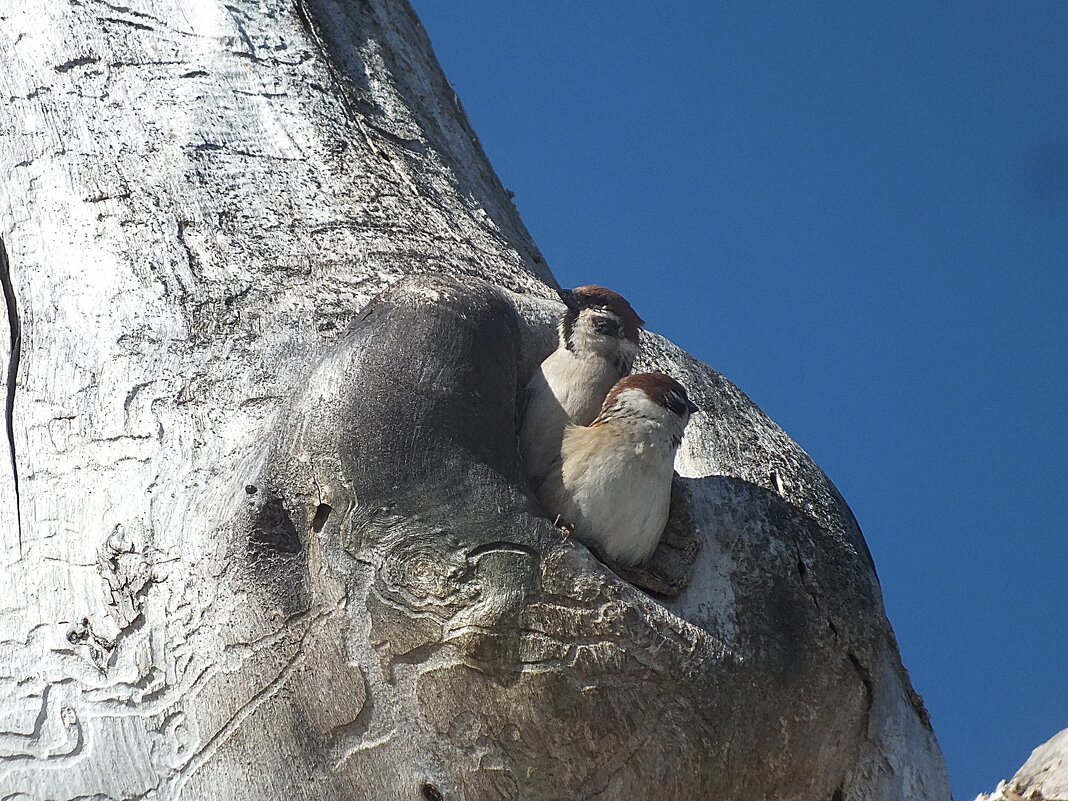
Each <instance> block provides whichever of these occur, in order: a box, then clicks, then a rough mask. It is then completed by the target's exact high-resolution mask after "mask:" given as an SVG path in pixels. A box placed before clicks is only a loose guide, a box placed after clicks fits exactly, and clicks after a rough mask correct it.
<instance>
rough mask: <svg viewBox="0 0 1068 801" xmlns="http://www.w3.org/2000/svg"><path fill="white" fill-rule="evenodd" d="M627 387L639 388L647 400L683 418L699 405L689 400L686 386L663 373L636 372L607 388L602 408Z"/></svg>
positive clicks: (609, 404) (614, 399)
mask: <svg viewBox="0 0 1068 801" xmlns="http://www.w3.org/2000/svg"><path fill="white" fill-rule="evenodd" d="M628 389H636V390H641V391H642V392H644V393H645V394H646V396H647V397H648V398H649V400H651V401H653V402H654V403H656V404H658V405H659V406H663V407H664V408H665V409H667V410H668V411H671V412H674V413H675V414H676V415H677V416H678V417H681V418H685V417H687V416H688V415H690V414H692V413H693V412H696V411H698V409H699V407H698V406H697V404H695V403H694V402H693V401H691V400H690V398H689V396H688V395H687V394H686V388H685V387H684V386H683V385H682V384H680V383H679V382H678V381H676V380H675V379H674V378H672V377H671V376H669V375H665V374H664V373H638V374H637V375H630V376H627V377H626V378H621V379H620V380H619V381H617V382H616V384H615V386H613V387H612V389H610V390H609V392H608V396H607V397H606V398H605V399H604V406H603V408H604V409H608V408H609V407H611V406H612V405H613V404H614V403H615V402H616V399H617V398H618V397H619V395H620V393H622V392H626V391H627V390H628Z"/></svg>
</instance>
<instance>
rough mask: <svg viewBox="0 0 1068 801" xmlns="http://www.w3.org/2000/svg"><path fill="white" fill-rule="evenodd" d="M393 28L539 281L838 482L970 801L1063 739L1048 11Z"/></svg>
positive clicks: (1063, 191)
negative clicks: (457, 120) (503, 189)
mask: <svg viewBox="0 0 1068 801" xmlns="http://www.w3.org/2000/svg"><path fill="white" fill-rule="evenodd" d="M414 5H415V8H416V11H417V12H418V13H419V14H420V16H421V18H422V20H423V23H424V24H425V26H426V28H427V30H428V32H429V34H430V37H431V40H432V41H433V43H434V46H435V49H436V51H437V54H438V57H439V59H440V60H441V62H442V65H443V66H444V68H445V72H446V74H447V75H448V76H449V78H450V80H451V81H452V82H453V84H454V85H455V87H456V89H457V91H458V93H459V96H460V98H461V100H462V102H463V104H464V106H465V108H466V109H467V112H468V114H469V116H470V117H471V120H472V123H473V125H474V128H475V130H476V131H477V133H478V135H479V137H480V139H481V141H482V144H483V146H484V147H485V149H486V151H487V152H488V154H489V156H490V158H491V160H492V161H493V164H494V166H495V167H496V169H497V172H498V174H499V175H500V177H501V180H502V181H503V182H504V184H505V186H507V187H509V188H510V189H512V190H513V191H514V192H515V193H516V203H517V205H518V207H519V209H520V211H521V212H522V215H523V218H524V220H525V222H526V223H527V226H528V227H529V228H530V230H531V232H532V233H533V235H534V237H535V239H536V241H537V242H538V244H539V246H540V247H541V249H542V251H543V252H544V254H545V256H546V259H547V260H548V262H549V264H550V265H551V266H552V268H553V271H554V273H555V274H556V276H557V278H558V279H559V280H560V282H561V284H563V285H575V284H580V283H603V284H606V285H608V286H611V287H613V288H615V289H617V290H619V291H620V292H622V293H623V294H624V295H626V296H627V297H628V298H629V299H630V300H631V301H632V302H633V303H634V305H635V307H636V308H637V309H638V311H639V313H640V314H641V315H642V316H643V317H644V318H645V319H646V320H647V321H649V327H650V328H652V329H653V330H656V331H658V332H660V333H663V334H665V335H667V336H669V337H671V338H672V339H673V340H674V341H676V342H677V343H679V344H680V345H682V346H683V347H685V348H687V349H688V350H689V351H690V352H692V353H694V354H695V355H697V356H698V357H700V358H701V359H703V360H704V361H706V362H708V363H709V364H711V365H712V366H713V367H715V368H717V369H718V370H720V371H721V372H723V373H724V374H725V375H727V376H728V377H729V378H730V379H732V380H733V381H734V382H735V383H737V384H738V385H739V386H740V387H741V388H742V389H743V390H744V391H745V392H746V393H747V394H748V395H749V396H750V397H751V398H753V400H754V401H756V402H757V403H758V404H759V405H760V406H761V407H762V408H763V409H764V410H765V411H767V412H768V413H769V414H770V415H771V416H772V417H773V418H774V419H775V420H776V421H777V422H778V423H779V424H780V425H782V426H783V427H784V428H785V429H786V430H787V431H788V432H789V433H790V434H791V435H792V436H793V437H794V439H796V440H797V441H798V442H799V443H800V444H801V445H802V447H804V448H805V449H806V450H807V451H808V452H809V453H810V454H811V455H812V456H813V457H814V458H815V459H816V461H817V462H818V463H819V464H820V465H821V466H822V467H823V469H824V470H825V471H826V472H827V473H828V475H830V477H831V478H832V480H833V481H834V482H835V483H836V484H837V485H838V487H839V488H840V489H841V490H842V492H843V494H844V495H845V497H846V498H847V500H848V501H849V503H850V505H851V506H852V508H853V510H854V512H855V513H856V515H857V518H858V519H859V520H860V523H861V526H862V527H863V529H864V532H865V535H866V537H867V540H868V543H869V545H870V547H871V550H872V553H873V555H874V557H875V560H876V564H877V566H878V569H879V575H880V579H881V581H882V586H883V593H884V596H885V598H886V604H887V608H888V612H889V615H890V619H891V621H892V622H893V624H894V627H895V629H896V631H897V634H898V638H899V641H900V645H901V649H902V652H903V655H904V659H905V663H906V664H907V666H908V667H909V669H910V671H911V673H912V677H913V680H914V682H915V684H916V686H917V689H918V690H919V691H920V692H921V693H922V694H923V695H924V697H925V699H926V701H927V704H928V707H929V708H930V711H931V716H932V719H933V722H934V725H935V731H936V733H937V734H938V736H939V740H940V742H941V744H942V748H943V751H944V752H945V755H946V760H947V763H948V766H949V771H950V777H951V780H952V783H953V789H954V795H955V796H956V798H957V799H958V801H962V800H963V801H970V799H972V798H974V797H975V795H976V793H978V792H980V791H989V790H992V789H993V787H994V786H995V785H996V783H997V781H998V779H1000V778H1003V777H1004V778H1007V777H1008V776H1010V775H1011V774H1012V773H1013V772H1014V771H1015V770H1016V768H1017V767H1019V766H1020V764H1022V762H1023V761H1024V760H1025V759H1026V757H1027V756H1028V755H1029V753H1030V750H1031V749H1032V748H1033V747H1035V746H1036V745H1038V744H1039V743H1041V742H1043V741H1045V740H1046V739H1047V738H1049V737H1050V736H1051V735H1053V734H1054V733H1055V732H1056V731H1058V730H1059V729H1061V728H1064V727H1066V726H1068V614H1066V613H1068V599H1066V583H1068V582H1066V578H1065V571H1066V568H1068V511H1066V510H1068V503H1066V500H1065V494H1066V483H1068V482H1066V479H1068V468H1066V465H1068V431H1066V429H1068V427H1066V422H1068V421H1066V410H1065V408H1066V405H1065V396H1066V395H1068V347H1066V339H1068V337H1066V329H1068V4H1066V3H1061V2H1053V1H1052V0H1046V2H1042V3H1036V2H1028V1H1027V0H1017V1H1016V2H1013V3H1011V4H1010V3H997V4H995V3H990V2H972V3H952V4H948V3H943V4H938V3H930V2H897V3H888V2H871V3H855V2H823V3H778V4H769V3H763V2H733V3H718V2H701V3H694V2H685V3H675V4H666V5H665V4H652V3H647V2H645V3H637V2H618V1H617V2H615V3H613V4H611V5H609V4H601V3H596V4H595V3H573V2H568V3H563V2H539V3H523V4H520V3H499V2H489V0H482V1H480V2H474V1H473V0H452V2H448V3H444V2H432V1H431V0H415V3H414Z"/></svg>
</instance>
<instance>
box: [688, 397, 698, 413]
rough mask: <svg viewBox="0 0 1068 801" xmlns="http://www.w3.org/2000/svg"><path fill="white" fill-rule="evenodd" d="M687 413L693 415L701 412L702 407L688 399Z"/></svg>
mask: <svg viewBox="0 0 1068 801" xmlns="http://www.w3.org/2000/svg"><path fill="white" fill-rule="evenodd" d="M686 411H688V412H689V413H690V414H693V413H694V412H699V411H701V407H700V406H698V405H697V404H696V403H694V402H693V401H692V400H690V399H689V398H687V399H686Z"/></svg>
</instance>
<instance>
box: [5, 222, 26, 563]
mask: <svg viewBox="0 0 1068 801" xmlns="http://www.w3.org/2000/svg"><path fill="white" fill-rule="evenodd" d="M0 285H2V286H3V289H4V302H5V303H6V304H7V323H8V326H9V327H10V329H11V351H10V355H9V357H8V360H7V388H6V389H7V398H6V401H5V404H4V424H5V425H6V427H7V444H8V449H9V457H10V459H11V478H12V480H13V482H14V485H15V519H16V522H17V524H18V529H19V531H18V534H19V556H21V555H22V499H21V497H20V496H19V468H18V459H17V454H16V452H15V379H16V378H17V377H18V373H19V359H20V358H21V357H22V325H21V323H20V322H19V308H18V304H17V303H16V301H15V285H14V284H13V283H12V281H11V264H10V262H9V261H8V259H7V247H5V245H4V240H3V239H2V238H0Z"/></svg>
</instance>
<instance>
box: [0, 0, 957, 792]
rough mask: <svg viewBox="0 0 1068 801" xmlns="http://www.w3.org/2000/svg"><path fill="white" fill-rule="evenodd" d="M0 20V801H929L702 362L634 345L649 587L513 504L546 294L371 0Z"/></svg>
mask: <svg viewBox="0 0 1068 801" xmlns="http://www.w3.org/2000/svg"><path fill="white" fill-rule="evenodd" d="M2 8H3V12H2V18H0V64H2V65H3V67H4V69H2V70H0V88H2V90H3V94H4V96H5V97H8V98H9V100H8V103H7V107H6V114H5V115H4V116H3V117H2V118H0V126H2V127H0V133H2V136H3V140H2V143H0V164H2V166H3V169H4V174H5V176H7V180H6V181H5V183H4V185H3V188H2V189H0V238H2V241H3V244H4V246H5V248H6V253H7V256H8V259H7V262H6V263H5V264H4V265H3V270H2V271H0V272H2V275H3V277H4V279H5V280H4V288H5V296H6V297H7V298H9V299H10V303H9V304H8V305H7V307H6V309H7V311H6V319H7V322H8V325H9V330H11V331H12V332H13V334H14V332H16V331H17V330H18V327H17V326H16V325H15V324H16V321H21V336H22V341H21V359H19V360H17V362H16V361H15V360H14V359H13V356H14V355H15V351H14V349H13V346H14V344H15V343H16V338H15V337H14V336H12V337H11V338H10V339H6V340H5V342H4V345H3V347H4V348H5V351H4V357H5V363H8V364H11V365H12V368H13V371H12V373H11V375H13V376H14V377H15V378H16V380H15V381H14V382H12V381H11V380H10V379H9V380H7V381H6V383H5V387H6V391H7V397H8V398H9V400H11V401H12V402H13V403H9V404H8V409H9V410H10V411H11V412H12V413H11V414H9V415H8V418H7V423H8V431H10V432H11V435H12V437H11V443H12V454H13V458H12V460H11V463H10V464H7V460H0V461H3V462H4V467H3V468H2V472H0V476H2V478H0V533H2V535H3V537H4V563H5V572H6V574H7V576H8V581H7V582H5V586H4V588H3V590H2V591H0V593H2V604H0V652H2V653H3V659H2V660H0V795H3V796H4V797H8V796H11V795H15V796H16V797H19V798H25V797H28V798H31V799H45V798H50V799H51V798H75V797H94V798H115V799H120V798H122V799H131V798H148V797H152V798H161V799H170V798H178V797H183V798H227V799H240V798H290V799H301V798H307V799H321V798H354V799H355V798H376V799H392V798H396V799H418V798H420V797H422V798H436V797H443V798H447V799H490V798H512V797H515V798H524V799H541V798H544V799H560V798H592V797H600V798H606V799H607V798H650V799H653V798H665V799H666V798H672V799H674V798H688V797H701V798H722V799H739V798H777V799H779V798H781V799H815V800H816V801H827V800H828V799H832V798H836V799H871V800H872V801H878V800H879V799H887V800H889V799H946V798H948V789H947V785H946V779H945V773H944V768H943V765H942V760H941V755H940V754H939V751H938V747H937V744H936V742H935V739H934V736H933V734H932V733H931V731H930V727H929V725H928V724H927V721H926V717H925V715H924V713H923V710H922V706H921V704H920V703H919V701H918V699H917V698H916V696H915V695H914V693H913V692H912V690H911V686H910V684H909V681H908V677H907V675H906V674H905V672H904V669H903V668H902V667H901V664H900V660H899V657H898V654H897V649H896V646H895V644H894V641H893V635H892V632H891V629H890V627H889V624H888V623H887V622H886V620H885V617H884V614H883V610H882V604H881V599H880V594H879V588H878V583H877V580H876V578H875V573H874V569H873V567H872V565H871V562H870V557H869V556H868V553H867V550H866V548H865V546H864V542H863V539H862V537H861V534H860V532H859V530H858V528H857V526H856V523H855V521H854V520H853V517H852V515H851V514H850V512H849V510H848V507H847V506H846V505H845V503H844V502H843V501H842V499H841V498H840V497H839V495H838V493H837V492H836V491H835V489H834V487H833V486H832V485H831V484H830V482H829V481H828V480H827V479H826V477H825V476H824V475H823V474H822V473H821V472H820V470H819V469H818V468H817V467H816V466H815V465H814V464H813V463H812V462H811V460H809V458H808V457H807V456H806V455H805V454H804V453H803V452H802V451H801V450H800V449H799V448H798V447H797V446H796V445H795V444H794V443H793V442H791V441H790V440H789V438H788V437H787V436H786V435H785V434H784V433H783V432H782V431H781V430H780V429H779V428H778V427H777V426H775V425H774V423H772V422H771V421H770V420H768V419H767V417H765V416H764V415H763V414H762V413H761V412H760V411H759V410H758V409H757V408H756V407H755V406H753V404H752V403H751V402H750V401H749V400H748V399H747V398H746V397H745V396H744V395H743V394H742V393H741V392H740V391H738V390H737V389H736V388H735V387H734V386H733V385H731V384H730V383H729V382H728V381H726V380H725V379H724V378H722V377H721V376H719V375H718V374H716V373H715V372H714V371H712V370H710V369H709V368H707V367H705V366H704V365H701V364H699V363H697V362H696V361H695V360H693V359H691V358H690V357H688V356H687V355H686V354H684V353H682V352H681V351H679V350H678V349H677V348H675V347H674V346H672V345H671V344H670V343H667V342H666V341H664V340H662V339H660V338H658V337H655V336H652V335H650V336H648V337H646V338H645V341H644V349H645V350H644V354H643V357H642V364H641V365H640V366H646V367H648V366H656V367H659V368H661V369H665V370H667V371H668V372H671V373H673V374H674V375H676V376H677V377H678V378H679V379H680V380H682V381H683V383H685V384H686V385H687V387H688V388H689V389H690V390H691V395H692V396H693V397H695V399H696V400H697V401H698V403H700V405H701V406H702V407H703V408H704V409H705V410H706V412H705V413H704V414H699V415H698V416H697V417H696V418H695V419H694V421H693V422H691V425H690V429H689V432H688V434H687V438H686V440H685V442H684V445H683V447H682V449H681V451H680V454H679V458H678V462H677V468H678V471H679V473H680V475H681V476H682V478H681V479H680V481H679V482H678V493H677V498H676V500H677V503H678V505H679V508H678V509H677V510H676V511H677V515H676V518H675V519H676V522H677V524H678V525H680V526H684V527H688V528H687V532H686V533H687V534H689V535H690V536H693V535H694V534H696V535H697V537H698V538H699V540H700V542H701V549H700V551H699V552H698V553H697V555H696V557H695V559H696V562H695V563H694V564H693V565H692V569H693V576H692V579H691V581H690V583H689V585H688V586H687V587H686V588H685V589H684V590H683V592H682V593H681V594H679V595H678V596H677V597H674V598H672V599H666V598H656V597H651V596H649V595H646V594H644V593H642V592H640V591H639V590H637V589H635V588H634V587H633V586H632V585H630V584H629V583H627V582H624V581H622V580H620V579H619V578H618V577H617V576H615V575H614V574H613V573H612V572H611V571H609V570H607V569H606V568H605V567H604V566H603V565H601V564H600V563H599V562H598V561H597V560H596V559H594V558H593V557H592V556H591V555H590V554H589V553H588V552H587V551H586V550H585V549H584V548H583V547H582V546H580V545H576V544H575V543H573V542H569V541H566V539H565V538H563V537H562V536H561V534H560V532H559V531H557V530H556V529H555V528H553V527H552V526H551V525H550V524H549V522H548V521H546V520H544V519H543V518H541V517H540V515H539V512H538V509H537V505H536V502H535V501H533V500H532V497H531V494H530V492H529V489H528V488H527V487H526V486H525V484H524V482H523V480H522V474H521V471H520V469H519V462H518V455H517V453H516V448H515V437H514V414H515V400H516V390H517V387H518V386H519V385H521V383H522V381H523V380H524V378H525V376H526V375H527V374H529V371H530V370H531V369H532V366H533V365H535V364H536V363H537V361H538V360H539V359H540V358H541V357H543V356H544V355H545V353H546V349H547V348H548V347H550V346H551V341H552V336H553V333H552V326H551V320H552V315H553V314H554V313H555V307H554V305H553V304H552V302H551V300H550V299H551V298H553V296H554V293H553V291H552V287H553V286H554V284H553V279H552V276H551V274H550V273H549V271H548V268H547V267H546V266H545V264H544V262H543V261H542V259H541V258H540V256H539V255H538V252H537V249H536V248H535V247H534V245H533V243H532V242H531V241H530V239H529V237H528V235H527V233H526V231H525V229H524V228H523V226H522V223H521V222H520V220H519V218H518V215H517V214H516V212H515V209H514V208H513V207H512V205H511V203H510V201H509V199H508V197H507V194H506V193H505V192H504V191H503V189H502V188H501V186H500V185H499V183H498V181H497V179H496V178H495V177H494V175H493V172H492V170H491V168H490V167H489V165H488V163H487V161H486V159H485V157H484V155H483V154H482V152H481V150H480V148H479V146H478V144H477V141H476V139H475V137H474V135H473V134H472V132H471V130H470V127H469V125H468V123H467V121H466V119H465V117H464V115H463V112H462V110H461V109H460V106H459V103H458V101H457V100H456V98H455V96H454V95H453V93H452V91H451V89H450V88H449V85H448V83H447V82H446V81H445V79H444V78H443V76H442V75H441V73H440V70H439V68H438V66H437V64H436V62H435V60H434V57H433V55H432V53H431V51H430V47H429V43H428V42H427V40H426V36H425V34H424V33H423V31H422V29H421V28H420V26H419V24H418V22H417V20H416V19H415V18H414V16H413V15H412V13H411V11H410V9H408V7H407V6H406V5H404V4H402V3H396V2H387V0H371V1H369V2H352V3H348V2H341V1H340V0H297V2H296V4H293V3H290V2H281V1H280V0H277V1H276V0H264V2H260V3H256V4H252V3H248V4H242V5H226V4H223V3H220V2H218V0H199V1H198V2H196V3H193V4H190V3H187V2H177V0H137V1H136V2H133V1H132V0H125V1H124V3H123V4H117V3H113V2H108V1H107V0H70V3H69V4H63V3H56V2H52V1H51V0H36V1H35V2H20V3H18V4H14V3H10V4H8V5H6V6H3V7H2ZM387 288H389V289H387ZM384 289H387V291H385V292H384V293H383V292H382V291H383V290H384ZM380 293H381V294H380ZM16 478H17V487H16V483H15V482H16ZM680 553H686V554H690V553H692V551H691V550H685V549H683V550H682V551H680ZM19 793H21V794H22V795H18V794H19Z"/></svg>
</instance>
